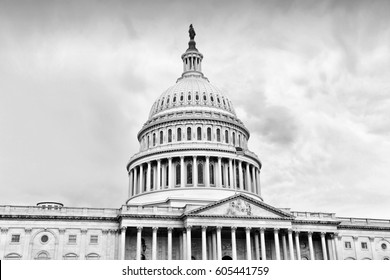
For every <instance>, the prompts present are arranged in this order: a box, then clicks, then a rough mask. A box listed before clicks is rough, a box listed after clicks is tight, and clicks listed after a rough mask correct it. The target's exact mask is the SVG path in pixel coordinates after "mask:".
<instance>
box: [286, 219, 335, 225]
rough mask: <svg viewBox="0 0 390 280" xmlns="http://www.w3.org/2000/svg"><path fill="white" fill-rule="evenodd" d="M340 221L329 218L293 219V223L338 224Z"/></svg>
mask: <svg viewBox="0 0 390 280" xmlns="http://www.w3.org/2000/svg"><path fill="white" fill-rule="evenodd" d="M340 223H341V222H340V221H329V220H294V222H293V224H328V225H339V224H340Z"/></svg>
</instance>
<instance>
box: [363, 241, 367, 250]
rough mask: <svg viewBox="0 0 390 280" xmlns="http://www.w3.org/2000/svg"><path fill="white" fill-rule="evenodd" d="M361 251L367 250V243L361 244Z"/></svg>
mask: <svg viewBox="0 0 390 280" xmlns="http://www.w3.org/2000/svg"><path fill="white" fill-rule="evenodd" d="M362 249H363V250H368V246H367V242H362Z"/></svg>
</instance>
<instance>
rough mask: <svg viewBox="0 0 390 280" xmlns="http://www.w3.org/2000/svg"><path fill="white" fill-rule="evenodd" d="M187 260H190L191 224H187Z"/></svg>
mask: <svg viewBox="0 0 390 280" xmlns="http://www.w3.org/2000/svg"><path fill="white" fill-rule="evenodd" d="M186 229H187V260H191V256H192V252H191V226H187V227H186Z"/></svg>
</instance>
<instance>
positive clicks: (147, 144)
mask: <svg viewBox="0 0 390 280" xmlns="http://www.w3.org/2000/svg"><path fill="white" fill-rule="evenodd" d="M149 138H150V137H149V135H148V138H147V139H148V140H147V141H146V148H147V149H149V143H150V139H149Z"/></svg>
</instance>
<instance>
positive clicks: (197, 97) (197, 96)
mask: <svg viewBox="0 0 390 280" xmlns="http://www.w3.org/2000/svg"><path fill="white" fill-rule="evenodd" d="M195 99H196V101H199V94H198V93H196V96H195Z"/></svg>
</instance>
